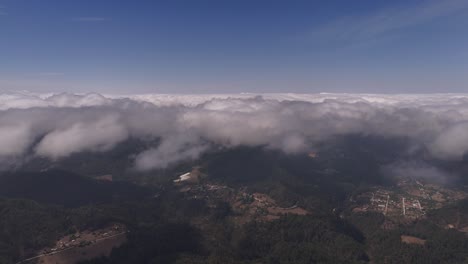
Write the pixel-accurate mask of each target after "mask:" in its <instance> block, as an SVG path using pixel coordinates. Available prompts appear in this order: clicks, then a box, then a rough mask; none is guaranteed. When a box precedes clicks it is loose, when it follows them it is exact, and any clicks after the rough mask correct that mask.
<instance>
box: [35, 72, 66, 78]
mask: <svg viewBox="0 0 468 264" xmlns="http://www.w3.org/2000/svg"><path fill="white" fill-rule="evenodd" d="M63 75H65V74H64V73H63V72H39V73H36V74H34V76H39V77H58V76H63Z"/></svg>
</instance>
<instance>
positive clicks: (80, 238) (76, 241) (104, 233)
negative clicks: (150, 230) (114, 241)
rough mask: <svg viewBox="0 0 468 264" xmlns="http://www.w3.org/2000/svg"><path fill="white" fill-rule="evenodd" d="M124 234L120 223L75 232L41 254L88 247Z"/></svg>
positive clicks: (123, 226) (125, 230) (124, 228)
mask: <svg viewBox="0 0 468 264" xmlns="http://www.w3.org/2000/svg"><path fill="white" fill-rule="evenodd" d="M126 232H127V229H126V227H125V225H123V224H120V223H114V224H112V225H110V226H108V227H106V228H102V229H98V230H93V231H90V230H88V231H83V232H77V233H75V234H71V235H67V236H64V237H62V238H61V239H59V240H58V241H57V243H56V244H55V247H53V248H45V249H43V250H42V254H51V253H55V252H60V251H63V250H66V249H70V248H76V247H85V246H89V245H91V244H94V243H96V242H97V241H99V240H104V239H106V238H109V237H113V236H116V235H119V234H123V233H126Z"/></svg>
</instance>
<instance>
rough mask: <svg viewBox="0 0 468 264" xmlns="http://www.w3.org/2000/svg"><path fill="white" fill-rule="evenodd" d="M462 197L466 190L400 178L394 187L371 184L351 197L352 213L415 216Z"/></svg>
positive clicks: (414, 217)
mask: <svg viewBox="0 0 468 264" xmlns="http://www.w3.org/2000/svg"><path fill="white" fill-rule="evenodd" d="M465 197H466V193H464V192H462V191H459V190H454V189H447V188H444V187H441V186H438V185H434V184H424V183H423V182H421V181H418V180H415V179H411V178H402V179H401V180H400V181H399V182H398V184H397V186H396V187H394V188H384V187H374V188H373V189H372V190H371V191H369V192H365V193H361V194H359V195H358V196H356V197H352V198H351V199H350V200H351V202H354V208H353V212H366V211H374V212H381V213H382V214H384V215H385V216H387V217H390V218H392V217H393V218H404V219H418V218H422V217H424V216H425V214H426V211H427V210H429V209H435V208H440V207H442V206H443V205H445V204H447V203H450V202H453V201H457V200H460V199H463V198H465Z"/></svg>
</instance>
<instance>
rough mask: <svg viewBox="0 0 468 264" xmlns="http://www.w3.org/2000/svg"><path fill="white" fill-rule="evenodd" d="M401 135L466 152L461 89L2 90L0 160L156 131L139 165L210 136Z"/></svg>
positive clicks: (433, 149)
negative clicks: (177, 92)
mask: <svg viewBox="0 0 468 264" xmlns="http://www.w3.org/2000/svg"><path fill="white" fill-rule="evenodd" d="M349 133H362V134H368V135H380V136H386V137H393V136H404V137H407V138H410V139H412V140H413V142H414V144H415V145H417V146H420V147H423V148H425V149H427V150H428V151H429V153H430V154H431V155H432V156H433V157H434V158H438V159H447V160H456V159H461V158H462V156H463V155H464V154H465V153H466V152H467V151H468V95H451V94H447V95H445V94H438V95H369V94H367V95H366V94H305V95H301V94H266V95H255V94H238V95H151V94H150V95H128V96H117V95H99V94H83V95H77V94H58V95H53V94H48V95H37V94H29V93H10V94H1V95H0V159H8V160H11V159H14V158H21V157H24V156H31V155H33V156H41V157H47V158H50V159H52V160H56V159H60V158H63V157H67V156H69V155H71V154H73V153H77V152H83V151H107V150H110V149H112V148H113V147H114V146H116V145H117V144H118V143H120V142H123V141H125V140H127V139H129V138H139V139H142V140H159V141H160V144H159V145H158V146H157V147H155V148H149V149H147V150H145V151H143V152H142V153H136V159H135V165H136V167H137V168H139V169H142V170H149V169H154V168H161V167H165V166H167V165H169V164H172V163H175V162H178V161H180V160H184V159H194V158H197V157H198V156H199V155H200V154H201V153H203V152H204V151H206V150H207V149H209V147H210V146H212V145H221V146H224V147H228V148H229V147H235V146H239V145H248V146H258V145H264V146H267V147H270V148H274V149H280V150H282V151H284V152H286V153H296V152H301V151H306V150H308V149H309V148H310V147H311V145H312V144H314V143H316V142H320V141H321V140H324V139H327V138H329V137H330V136H334V135H345V134H349Z"/></svg>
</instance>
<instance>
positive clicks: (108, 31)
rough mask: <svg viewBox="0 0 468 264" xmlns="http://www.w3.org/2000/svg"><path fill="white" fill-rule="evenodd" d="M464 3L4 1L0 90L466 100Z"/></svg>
mask: <svg viewBox="0 0 468 264" xmlns="http://www.w3.org/2000/svg"><path fill="white" fill-rule="evenodd" d="M467 73H468V1H466V0H444V1H439V0H437V1H435V0H432V1H409V0H407V1H400V0H395V1H387V0H385V1H383V0H368V1H366V0H356V1H344V0H343V1H331V0H327V1H313V0H310V1H294V0H283V1H276V0H231V1H227V0H211V1H205V0H186V1H180V0H167V1H158V0H153V1H142V0H140V1H121V0H48V1H47V0H0V90H2V91H14V90H29V91H33V92H62V91H65V92H102V93H238V92H254V93H263V92H299V93H309V92H365V93H402V92H408V93H428V92H468V74H467Z"/></svg>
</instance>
